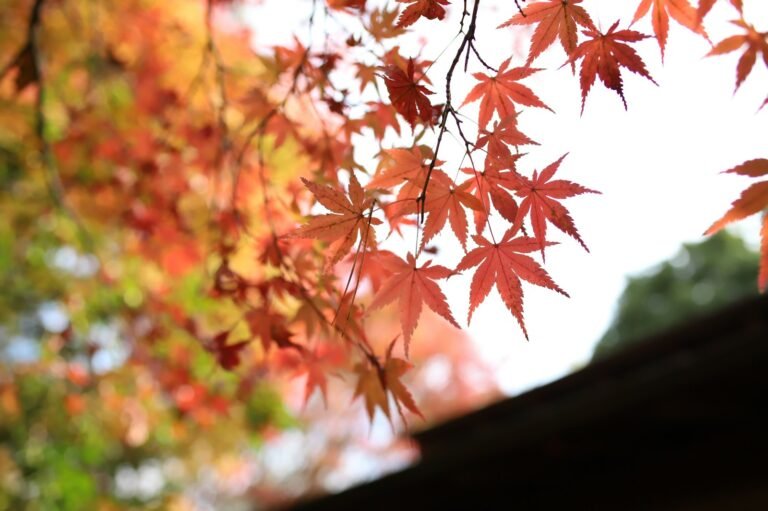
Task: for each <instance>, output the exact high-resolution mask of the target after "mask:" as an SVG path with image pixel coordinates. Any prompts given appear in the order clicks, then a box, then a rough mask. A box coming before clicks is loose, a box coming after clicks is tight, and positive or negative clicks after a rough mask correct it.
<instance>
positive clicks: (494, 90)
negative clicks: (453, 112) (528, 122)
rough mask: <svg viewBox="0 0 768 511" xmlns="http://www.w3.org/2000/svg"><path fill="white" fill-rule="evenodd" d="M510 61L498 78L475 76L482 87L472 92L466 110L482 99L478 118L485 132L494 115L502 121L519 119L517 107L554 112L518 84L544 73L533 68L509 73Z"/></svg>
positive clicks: (475, 88)
mask: <svg viewBox="0 0 768 511" xmlns="http://www.w3.org/2000/svg"><path fill="white" fill-rule="evenodd" d="M510 60H511V59H507V60H505V61H504V62H503V63H502V64H501V67H500V68H499V71H498V73H496V76H488V75H487V74H485V73H474V74H473V75H472V76H474V77H475V79H476V80H479V81H480V83H478V84H477V85H475V86H474V87H473V88H472V90H471V91H469V94H467V98H466V99H465V100H464V103H462V106H464V105H466V104H468V103H472V102H473V101H477V100H478V99H480V98H482V101H481V102H480V116H479V118H478V119H479V120H478V123H479V124H480V127H481V128H485V126H486V125H487V124H488V123H489V122H490V121H491V117H492V116H493V112H494V111H496V112H498V114H499V118H500V119H505V118H507V117H509V116H515V115H516V114H517V111H516V110H515V103H517V104H519V105H525V106H536V107H539V108H546V109H547V110H549V111H552V109H551V108H549V107H548V106H547V105H545V104H544V103H543V102H542V101H541V100H540V99H539V97H538V96H537V95H536V94H534V92H533V91H532V90H531V89H529V88H528V87H526V86H525V85H522V84H520V83H517V81H518V80H522V79H524V78H528V77H529V76H531V75H532V74H533V73H535V72H537V71H541V70H540V69H535V68H530V67H515V68H512V69H510V70H507V67H508V66H509V61H510Z"/></svg>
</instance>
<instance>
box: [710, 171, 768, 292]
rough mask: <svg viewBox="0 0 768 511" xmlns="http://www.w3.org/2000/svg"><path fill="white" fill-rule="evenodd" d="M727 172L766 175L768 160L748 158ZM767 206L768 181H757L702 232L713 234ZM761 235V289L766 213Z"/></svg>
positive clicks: (766, 281)
mask: <svg viewBox="0 0 768 511" xmlns="http://www.w3.org/2000/svg"><path fill="white" fill-rule="evenodd" d="M726 172H727V173H729V174H739V175H742V176H749V177H763V176H768V160H767V159H757V160H750V161H747V162H745V163H742V164H741V165H737V166H736V167H734V168H732V169H730V170H727V171H726ZM766 208H768V181H759V182H757V183H754V184H753V185H751V186H750V187H749V188H747V189H746V190H744V191H743V192H742V193H741V197H739V198H738V199H736V200H735V201H733V205H732V206H731V209H729V210H728V211H727V212H726V213H725V215H723V217H722V218H720V220H718V221H717V222H715V223H714V224H712V226H711V227H710V228H709V229H707V231H706V232H705V233H704V234H705V235H709V234H715V233H716V232H717V231H719V230H720V229H722V228H723V227H725V226H726V225H728V224H730V223H731V222H735V221H736V220H741V219H742V218H746V217H748V216H752V215H754V214H755V213H759V212H760V211H763V210H764V209H766ZM760 233H761V236H762V243H761V254H762V255H761V257H760V275H759V276H758V286H759V287H760V290H761V291H765V290H766V289H768V214H764V215H763V225H762V228H761V230H760Z"/></svg>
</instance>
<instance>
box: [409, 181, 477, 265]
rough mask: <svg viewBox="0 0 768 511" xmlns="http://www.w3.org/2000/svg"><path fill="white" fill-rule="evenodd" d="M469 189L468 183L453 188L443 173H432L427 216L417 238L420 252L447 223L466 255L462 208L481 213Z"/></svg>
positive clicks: (465, 225)
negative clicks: (419, 238)
mask: <svg viewBox="0 0 768 511" xmlns="http://www.w3.org/2000/svg"><path fill="white" fill-rule="evenodd" d="M470 186H471V183H462V184H461V185H459V186H454V184H453V181H452V180H451V178H450V177H448V175H447V174H446V173H445V172H442V171H437V170H436V171H433V172H432V177H431V178H430V181H429V188H428V189H427V195H426V202H425V204H424V211H425V212H426V213H428V214H429V216H428V217H427V220H426V222H424V230H423V232H422V236H421V248H422V249H423V248H424V246H425V245H426V244H427V242H429V241H430V240H431V239H432V238H434V237H435V235H436V234H437V233H439V232H440V231H442V230H443V228H444V227H445V223H446V222H449V223H450V226H451V231H453V233H454V234H455V235H456V238H457V239H458V240H459V242H460V243H461V246H462V248H464V250H465V251H466V249H467V214H466V212H465V211H464V206H466V207H468V208H470V209H472V210H474V211H483V204H482V203H481V202H480V201H479V200H478V199H477V198H476V197H475V196H473V195H472V194H471V193H469V192H468V189H469V188H470ZM414 213H415V211H414Z"/></svg>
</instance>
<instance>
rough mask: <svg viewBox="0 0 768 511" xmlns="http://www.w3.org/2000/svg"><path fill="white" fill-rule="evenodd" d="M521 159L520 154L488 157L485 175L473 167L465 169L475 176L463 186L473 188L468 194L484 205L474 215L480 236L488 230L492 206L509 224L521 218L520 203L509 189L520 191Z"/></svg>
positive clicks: (469, 189) (464, 171) (468, 189)
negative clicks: (518, 163)
mask: <svg viewBox="0 0 768 511" xmlns="http://www.w3.org/2000/svg"><path fill="white" fill-rule="evenodd" d="M518 158H520V155H512V156H510V157H509V158H502V159H500V160H491V159H490V158H486V159H485V169H484V170H483V171H482V172H476V171H475V169H472V168H465V169H461V171H462V172H463V173H465V174H469V175H470V176H471V177H470V178H469V179H467V181H465V182H464V183H463V184H467V185H469V187H468V188H467V191H470V192H472V193H474V195H475V197H477V198H478V199H479V200H480V203H481V204H482V205H483V209H482V210H480V211H477V210H475V212H474V216H475V229H476V231H477V233H481V232H482V231H483V229H484V228H485V224H486V222H487V220H488V215H489V213H490V208H491V204H493V207H494V208H496V211H498V212H499V213H500V214H501V216H502V217H503V218H504V219H506V220H508V221H509V222H514V221H515V219H516V218H517V209H518V208H517V201H516V200H515V198H514V197H512V195H511V194H510V193H509V190H516V189H517V187H518V186H519V184H520V177H521V176H520V174H518V173H517V171H516V170H515V162H516V161H517V159H518ZM500 162H503V163H500Z"/></svg>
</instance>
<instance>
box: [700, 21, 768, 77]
mask: <svg viewBox="0 0 768 511" xmlns="http://www.w3.org/2000/svg"><path fill="white" fill-rule="evenodd" d="M731 23H733V24H734V25H736V26H737V27H741V28H742V29H744V31H745V32H746V33H745V34H743V35H734V36H731V37H727V38H725V39H723V40H722V41H720V42H719V43H717V44H716V45H715V47H714V48H712V51H710V52H709V53H708V54H707V55H709V56H712V55H724V54H726V53H731V52H734V51H736V50H738V49H739V48H741V47H743V46H744V45H746V46H747V47H746V49H745V50H744V53H743V54H742V55H741V58H740V59H739V63H738V65H737V66H736V90H738V89H739V87H740V86H741V84H742V83H743V82H744V80H746V79H747V77H748V76H749V74H750V73H751V72H752V68H754V67H755V61H756V60H757V57H758V55H759V56H760V57H761V58H762V60H763V62H764V63H765V65H766V66H767V67H768V32H758V31H757V30H755V27H753V26H752V25H749V24H747V23H746V22H744V20H736V21H732V22H731Z"/></svg>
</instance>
